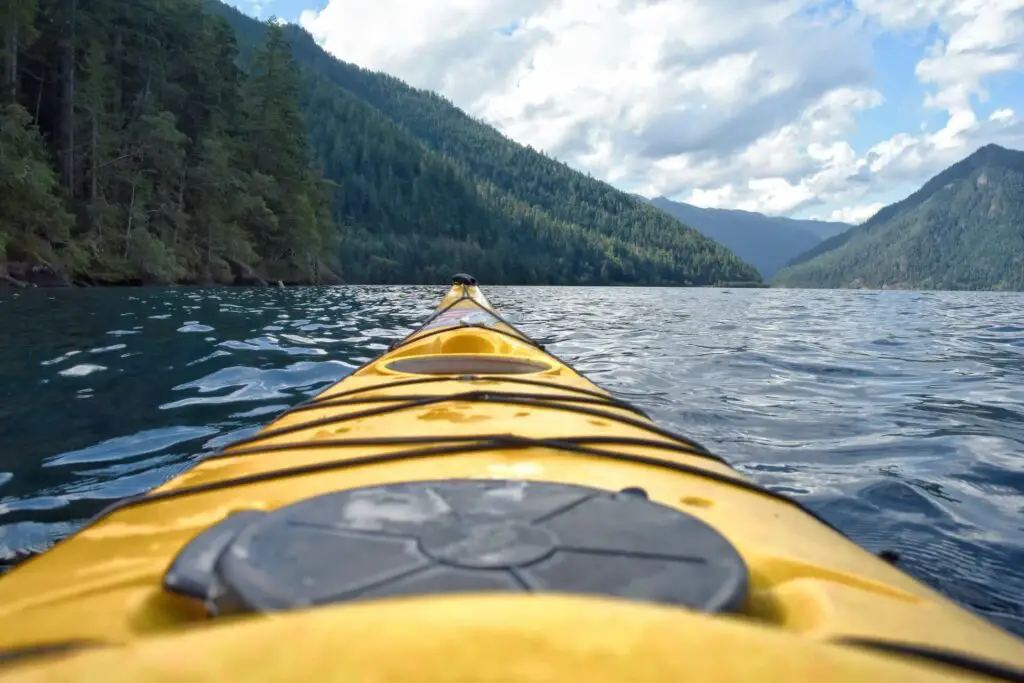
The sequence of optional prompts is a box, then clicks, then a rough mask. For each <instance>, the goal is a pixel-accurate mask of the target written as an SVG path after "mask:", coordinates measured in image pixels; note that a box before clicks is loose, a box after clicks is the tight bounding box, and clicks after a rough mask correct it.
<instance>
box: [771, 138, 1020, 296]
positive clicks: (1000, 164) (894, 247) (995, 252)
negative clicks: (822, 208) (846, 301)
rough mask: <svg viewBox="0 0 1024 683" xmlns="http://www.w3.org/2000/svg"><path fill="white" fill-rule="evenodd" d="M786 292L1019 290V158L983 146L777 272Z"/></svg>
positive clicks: (997, 147) (777, 280) (777, 276)
mask: <svg viewBox="0 0 1024 683" xmlns="http://www.w3.org/2000/svg"><path fill="white" fill-rule="evenodd" d="M773 282H774V283H775V284H778V285H785V286H792V287H912V288H922V289H1018V290H1019V289H1024V152H1019V151H1015V150H1008V149H1004V148H1002V147H999V146H996V145H986V146H985V147H982V148H981V149H979V150H978V151H976V152H975V153H974V154H972V155H970V156H969V157H967V158H966V159H963V160H962V161H959V162H957V163H956V164H954V165H953V166H951V167H949V168H948V169H946V170H945V171H943V172H942V173H940V174H938V175H937V176H935V177H934V178H932V179H931V180H929V181H928V182H927V183H925V185H924V186H923V187H922V188H921V189H920V190H918V191H917V192H915V193H914V194H912V195H910V196H909V197H907V198H906V199H904V200H902V201H900V202H897V203H895V204H892V205H890V206H887V207H885V208H884V209H882V210H881V211H879V212H878V213H877V214H876V215H875V216H874V217H872V218H871V219H870V220H868V221H867V222H866V223H864V224H862V225H860V226H857V227H856V228H853V229H852V230H849V231H847V232H845V233H843V234H841V235H838V236H836V237H834V238H832V239H830V240H826V241H825V242H822V243H821V244H820V245H818V246H816V247H814V248H813V249H811V250H809V251H808V252H806V253H804V254H802V255H800V256H799V257H797V258H796V259H794V260H793V261H792V262H791V264H790V265H788V266H787V267H786V268H783V269H782V270H780V271H779V272H778V273H777V274H776V275H775V277H774V279H773Z"/></svg>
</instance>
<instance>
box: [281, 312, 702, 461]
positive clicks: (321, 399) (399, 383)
mask: <svg viewBox="0 0 1024 683" xmlns="http://www.w3.org/2000/svg"><path fill="white" fill-rule="evenodd" d="M446 331H448V330H446ZM434 382H491V383H502V384H524V385H527V386H534V387H545V388H548V389H557V390H559V391H572V392H575V393H578V394H584V395H586V396H593V397H595V398H601V399H607V398H608V395H607V394H602V393H600V392H598V391H591V390H590V389H585V388H583V387H573V386H568V385H564V384H556V383H555V382H544V381H542V380H539V379H528V378H526V377H515V376H512V375H459V376H452V377H413V378H411V379H399V380H395V381H394V382H388V383H386V384H379V385H372V386H365V387H359V388H356V389H349V390H348V391H340V392H338V393H336V394H330V395H328V396H315V397H313V398H311V399H308V400H306V401H303V402H301V403H297V404H295V405H294V406H292V407H291V408H288V409H287V410H285V411H283V412H281V413H279V414H278V417H283V416H284V415H287V414H289V413H294V412H296V411H299V410H306V409H307V408H312V407H316V406H319V405H323V404H324V403H327V402H329V401H332V400H334V399H336V398H342V397H345V396H352V395H354V394H362V393H364V392H367V391H384V390H385V389H392V388H394V387H408V386H412V385H415V384H431V383H434ZM615 400H616V401H619V402H621V403H625V401H622V400H621V399H615ZM633 407H634V408H635V410H636V411H638V412H639V413H641V414H642V415H643V416H644V417H647V418H649V417H650V415H648V414H647V413H646V412H644V411H643V409H641V408H638V407H636V406H633ZM701 448H702V449H703V448H704V447H703V446H701ZM705 450H706V449H705Z"/></svg>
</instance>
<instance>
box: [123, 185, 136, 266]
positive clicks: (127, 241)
mask: <svg viewBox="0 0 1024 683" xmlns="http://www.w3.org/2000/svg"><path fill="white" fill-rule="evenodd" d="M138 184H139V180H138V178H136V179H135V180H133V181H132V200H131V202H130V203H129V204H128V226H127V227H126V228H125V231H124V257H125V258H128V247H129V245H131V243H132V220H134V218H135V188H136V187H137V186H138Z"/></svg>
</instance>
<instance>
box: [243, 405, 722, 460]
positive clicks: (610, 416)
mask: <svg viewBox="0 0 1024 683" xmlns="http://www.w3.org/2000/svg"><path fill="white" fill-rule="evenodd" d="M546 399H547V400H546ZM554 399H557V401H556V400H554ZM403 400H404V402H402V403H399V404H398V405H388V406H381V407H378V408H367V409H366V410H360V411H356V412H352V413H343V414H341V415H332V416H330V417H323V418H318V419H315V420H307V421H305V422H298V423H296V424H292V425H287V426H284V427H278V428H276V429H272V430H268V431H265V432H261V433H259V434H254V435H253V436H250V437H246V438H244V439H240V440H238V441H236V442H235V445H238V446H243V445H250V444H253V443H257V442H259V441H264V440H266V439H273V438H275V437H278V436H286V435H288V434H294V433H296V432H301V431H305V430H307V429H314V428H317V427H330V426H335V425H339V424H342V423H345V422H348V421H350V420H361V419H365V418H368V417H377V416H379V415H386V414H388V413H394V412H399V411H402V410H410V409H412V408H423V407H425V406H431V405H435V404H438V403H446V402H449V401H450V402H462V403H474V402H478V403H491V404H506V405H515V406H532V407H536V408H546V409H549V410H559V411H566V412H574V413H579V414H581V415H590V416H593V417H600V418H602V419H606V420H612V421H615V422H619V423H622V424H624V425H629V426H630V427H635V428H637V429H642V430H644V431H647V432H651V433H652V434H657V435H659V436H664V437H666V438H670V439H674V440H676V441H679V442H680V443H686V441H685V440H683V439H680V438H679V437H678V436H677V435H675V434H672V432H669V431H668V430H666V429H662V428H661V427H657V426H654V425H651V424H648V423H645V422H641V421H639V420H635V419H633V418H630V417H627V416H625V415H617V414H616V413H612V412H608V411H606V410H597V409H595V408H586V407H584V406H579V405H564V404H561V403H558V401H572V402H574V403H599V405H610V406H611V407H614V408H619V409H620V410H631V409H630V408H624V407H622V406H619V405H615V404H611V403H609V402H606V401H601V402H598V401H597V400H596V399H592V398H581V397H574V396H564V397H563V396H550V395H545V394H514V393H511V392H495V391H466V392H461V393H457V394H435V395H429V396H424V397H411V398H410V397H394V398H393V399H392V398H390V397H380V398H360V399H352V400H346V401H339V402H338V403H333V404H328V407H329V406H347V405H362V404H365V403H380V402H389V401H403ZM318 407H319V406H318ZM687 445H688V446H690V444H687ZM690 447H691V448H693V446H690ZM227 448H230V446H228V447H227ZM225 450H226V449H225ZM693 450H694V452H695V454H698V455H701V456H704V457H710V458H712V459H714V460H718V461H720V462H722V464H728V463H727V462H725V461H724V460H723V459H722V458H720V457H719V456H715V455H712V454H711V453H709V452H707V451H700V450H697V449H696V448H694V449H693Z"/></svg>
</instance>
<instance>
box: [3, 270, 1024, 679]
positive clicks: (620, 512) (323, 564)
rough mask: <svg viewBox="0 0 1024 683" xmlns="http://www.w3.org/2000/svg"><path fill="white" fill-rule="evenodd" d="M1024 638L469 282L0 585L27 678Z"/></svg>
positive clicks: (249, 675) (622, 663) (717, 665)
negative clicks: (671, 424)
mask: <svg viewBox="0 0 1024 683" xmlns="http://www.w3.org/2000/svg"><path fill="white" fill-rule="evenodd" d="M1022 672H1024V642H1022V641H1021V640H1019V639H1017V638H1015V637H1014V636H1013V635H1011V634H1009V633H1007V632H1005V631H1003V630H1002V629H1000V628H998V627H996V626H994V625H992V624H990V623H989V622H988V621H986V620H985V619H983V618H981V617H979V616H976V615H975V614H973V613H971V612H970V611H968V610H966V609H964V608H962V607H960V606H958V605H956V604H955V603H953V602H952V601H950V600H949V599H947V598H945V597H944V596H942V595H941V594H939V593H937V592H936V591H934V590H932V589H930V588H928V587H927V586H925V585H923V584H922V583H920V582H918V581H916V580H914V579H913V578H911V577H910V576H908V575H907V574H905V573H904V572H902V571H901V570H900V569H899V568H898V566H895V565H894V564H893V562H891V561H887V560H886V559H882V558H879V557H877V556H875V555H874V554H872V553H870V552H868V551H866V550H864V549H863V548H861V547H859V546H858V545H856V544H854V543H853V542H852V541H850V540H848V539H847V538H846V537H844V536H843V535H842V534H841V533H839V532H838V531H836V530H834V529H833V528H832V527H830V526H829V525H828V524H827V523H825V522H824V521H822V520H821V519H819V518H817V517H816V516H815V515H814V514H812V513H811V512H810V511H808V510H806V509H804V508H803V507H801V506H800V504H798V503H797V502H795V501H794V500H792V499H790V498H787V497H785V496H783V495H780V494H777V493H773V492H771V491H768V490H766V489H764V488H761V487H759V486H758V485H756V484H755V483H753V482H752V481H750V480H748V479H746V478H744V477H743V476H741V475H740V474H739V473H738V472H737V471H736V470H734V469H733V468H732V467H730V466H729V465H728V464H727V463H726V462H725V461H724V460H722V459H721V458H719V457H718V456H716V455H714V454H713V453H710V452H709V451H708V450H707V449H705V448H704V447H702V446H701V445H700V444H698V443H695V442H694V441H692V440H689V439H687V438H685V437H683V436H680V435H677V434H674V433H672V432H670V431H668V430H666V429H663V428H661V427H659V426H658V425H657V424H655V423H654V422H653V421H652V420H650V419H649V418H648V417H647V416H646V415H644V413H643V411H641V410H640V409H638V408H636V407H635V406H633V405H631V404H628V403H625V402H623V401H621V400H617V399H615V398H614V397H613V396H611V395H610V394H609V393H608V392H606V391H604V390H602V389H600V388H599V387H597V386H595V385H594V384H593V383H591V382H590V381H589V380H587V379H586V378H585V377H584V376H582V375H581V374H580V373H578V372H577V371H575V370H573V369H572V368H571V367H569V366H568V365H566V364H565V363H563V362H561V361H560V360H559V359H558V358H556V357H555V356H553V355H551V354H550V353H548V352H546V351H545V350H544V348H543V347H542V346H541V345H539V344H537V343H536V342H534V341H533V340H531V339H530V338H529V337H528V336H526V335H525V334H523V333H522V332H520V331H519V330H517V329H516V328H515V327H514V326H513V325H511V324H510V323H508V322H507V321H506V320H504V319H503V318H502V317H501V316H500V314H499V313H497V312H496V311H495V310H494V309H493V308H492V307H491V306H490V304H489V303H488V302H487V299H486V298H485V297H484V295H483V293H482V292H481V291H480V289H479V288H478V287H477V284H476V281H475V280H474V279H473V278H472V277H471V276H468V275H457V276H455V278H454V284H453V285H452V288H451V290H450V291H449V292H448V294H447V295H446V296H445V297H444V299H443V300H442V302H441V303H440V305H439V307H438V309H437V310H436V312H435V313H434V314H433V315H432V316H431V317H429V318H428V319H427V321H426V322H425V323H424V324H423V325H422V326H421V327H420V328H419V329H417V330H416V331H415V332H413V333H412V334H410V335H409V336H408V337H406V338H405V339H403V340H402V341H401V342H399V343H397V344H395V345H394V346H393V347H392V348H391V349H390V350H389V351H388V352H387V353H385V354H383V355H382V356H380V357H379V358H377V359H375V360H373V361H372V362H369V363H367V364H366V365H364V366H362V367H361V368H359V369H358V370H356V371H355V372H353V373H352V374H351V375H349V376H348V377H346V378H344V379H343V380H342V381H340V382H338V383H336V384H334V385H332V386H330V387H329V388H327V389H326V390H324V391H323V392H322V393H320V394H319V395H318V396H316V397H315V398H312V399H310V400H309V401H306V402H305V403H302V404H300V405H297V406H295V407H294V408H292V409H290V410H288V411H287V412H285V413H284V414H282V415H280V416H279V417H278V418H277V419H275V420H274V421H273V422H272V423H270V424H268V425H267V426H266V427H264V428H263V429H262V430H261V431H259V432H257V433H256V434H254V435H253V436H250V437H248V438H246V439H244V440H242V441H239V442H236V443H234V444H232V445H230V446H228V447H226V448H225V449H223V450H222V451H220V452H217V453H215V454H213V455H211V456H210V457H208V458H206V459H205V460H203V461H202V462H201V463H200V464H199V465H197V466H196V467H194V468H193V469H191V470H189V471H187V472H185V473H183V474H181V475H179V476H177V477H175V478H174V479H172V480H170V481H168V482H167V483H165V484H163V485H162V486H160V487H158V488H156V489H154V490H153V491H151V492H149V493H147V494H145V495H142V496H138V497H134V498H129V499H126V500H123V501H119V502H118V503H116V504H115V505H112V506H111V507H109V508H108V509H106V510H105V511H103V512H102V513H101V514H99V515H98V516H97V517H96V518H94V519H93V520H91V521H90V522H89V523H88V524H86V525H85V526H84V527H83V528H82V529H80V530H79V531H78V532H77V533H75V534H73V535H71V536H69V537H68V538H66V539H65V540H63V541H61V542H60V543H58V544H57V545H56V546H54V547H53V548H52V549H50V550H48V551H47V552H45V553H43V554H41V555H39V556H36V557H34V558H31V559H29V560H27V561H25V562H23V563H22V564H20V565H19V566H17V567H15V568H14V569H13V570H11V571H10V572H9V573H8V574H7V575H6V576H4V577H3V578H2V579H0V679H2V680H4V681H11V682H14V681H65V680H76V681H100V680H102V681H136V682H149V681H164V680H167V681H171V680H174V681H181V680H190V681H210V682H213V681H217V682H221V681H285V680H287V681H292V680H309V681H318V682H329V681H339V682H340V681H346V682H348V683H356V682H364V681H381V682H383V681H387V682H389V683H395V682H410V683H412V682H413V681H415V682H426V683H440V682H441V681H522V682H524V683H541V682H542V681H543V682H555V681H558V682H560V683H565V682H566V681H587V682H588V683H597V682H604V681H607V682H615V683H626V682H629V683H633V682H638V681H658V682H659V683H662V682H666V681H741V680H742V681H766V682H768V681H788V682H790V683H792V682H793V681H808V682H811V681H815V682H816V681H821V680H832V681H837V680H838V681H850V682H854V681H856V682H858V683H859V682H862V681H880V680H885V681H936V682H938V681H962V680H965V679H966V680H975V679H976V680H993V679H994V680H1014V681H1021V680H1024V674H1022Z"/></svg>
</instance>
